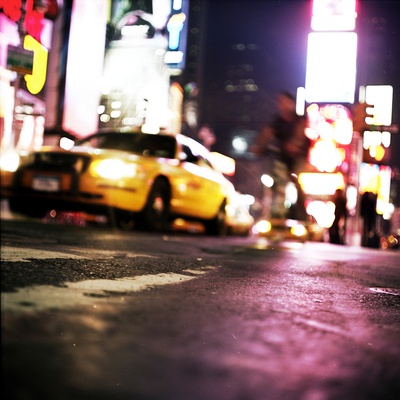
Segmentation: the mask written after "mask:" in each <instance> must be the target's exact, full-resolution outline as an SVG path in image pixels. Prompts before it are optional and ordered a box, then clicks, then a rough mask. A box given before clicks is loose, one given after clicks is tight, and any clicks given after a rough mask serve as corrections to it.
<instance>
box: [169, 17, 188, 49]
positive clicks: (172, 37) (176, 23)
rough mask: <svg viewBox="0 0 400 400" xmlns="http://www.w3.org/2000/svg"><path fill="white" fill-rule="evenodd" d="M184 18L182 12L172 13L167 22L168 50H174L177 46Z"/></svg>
mask: <svg viewBox="0 0 400 400" xmlns="http://www.w3.org/2000/svg"><path fill="white" fill-rule="evenodd" d="M185 20H186V15H185V14H184V13H179V14H174V15H173V16H172V17H171V18H170V19H169V21H168V23H167V29H168V32H169V39H168V47H169V48H170V50H176V49H177V48H178V47H179V42H180V35H181V32H182V29H183V24H184V22H185Z"/></svg>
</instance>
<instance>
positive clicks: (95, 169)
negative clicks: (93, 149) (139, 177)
mask: <svg viewBox="0 0 400 400" xmlns="http://www.w3.org/2000/svg"><path fill="white" fill-rule="evenodd" d="M90 172H91V174H92V175H95V176H100V177H101V178H104V179H112V180H118V179H122V178H132V177H134V176H135V175H136V165H135V164H128V163H125V162H124V161H121V160H116V159H106V160H100V161H95V162H93V163H92V165H91V167H90Z"/></svg>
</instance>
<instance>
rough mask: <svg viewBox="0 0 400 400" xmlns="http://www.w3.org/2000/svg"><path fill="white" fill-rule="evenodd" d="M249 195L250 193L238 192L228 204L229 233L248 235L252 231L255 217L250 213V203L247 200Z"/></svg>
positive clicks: (227, 221)
mask: <svg viewBox="0 0 400 400" xmlns="http://www.w3.org/2000/svg"><path fill="white" fill-rule="evenodd" d="M248 197H249V195H245V194H241V193H239V192H236V194H235V195H234V196H233V197H232V198H231V201H230V203H229V204H228V205H227V220H226V224H227V227H228V230H227V233H228V234H229V235H236V236H248V235H249V234H250V233H251V230H252V227H253V225H254V218H253V216H252V215H251V214H250V211H249V205H248V204H247V202H246V199H247V198H248ZM251 197H252V196H251ZM253 200H254V199H253Z"/></svg>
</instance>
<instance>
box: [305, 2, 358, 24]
mask: <svg viewBox="0 0 400 400" xmlns="http://www.w3.org/2000/svg"><path fill="white" fill-rule="evenodd" d="M356 7H357V1H356V0H313V2H312V17H311V28H312V29H313V30H315V31H352V30H354V29H355V26H356V18H357V8H356Z"/></svg>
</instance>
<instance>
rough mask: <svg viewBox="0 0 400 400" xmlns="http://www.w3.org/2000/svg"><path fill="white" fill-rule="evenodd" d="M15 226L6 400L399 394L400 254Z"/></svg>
mask: <svg viewBox="0 0 400 400" xmlns="http://www.w3.org/2000/svg"><path fill="white" fill-rule="evenodd" d="M2 217H3V215H2ZM1 228H2V233H1V239H2V242H1V246H2V247H1V258H2V263H1V306H2V394H3V396H6V397H4V398H6V399H15V400H25V399H29V400H30V399H35V400H36V399H40V400H47V399H51V400H53V399H57V400H77V399H85V400H87V399H96V400H111V399H113V400H121V399H123V400H125V399H126V400H128V399H129V400H169V399H171V400H197V399H207V400H214V399H219V400H281V399H282V400H283V399H285V400H287V399H288V400H297V399H298V400H337V399H341V400H346V399H349V400H350V399H351V400H365V399H385V400H388V399H393V400H394V399H397V398H399V395H400V381H399V376H400V297H399V295H400V253H399V251H398V250H390V251H384V250H378V249H369V248H361V247H356V246H355V247H351V246H340V245H332V244H327V243H312V242H307V243H305V244H300V243H289V242H288V243H275V244H274V243H269V242H266V241H262V240H259V239H257V238H255V237H248V238H241V237H222V238H215V237H208V236H203V235H201V234H196V233H191V234H188V233H168V234H164V235H161V234H149V233H144V232H135V231H133V232H121V231H117V230H114V229H111V228H108V227H106V226H104V225H87V226H75V225H70V224H67V223H65V224H60V223H58V224H56V223H52V224H50V223H47V224H44V223H42V222H41V221H39V220H27V219H22V218H20V219H2V221H1Z"/></svg>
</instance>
